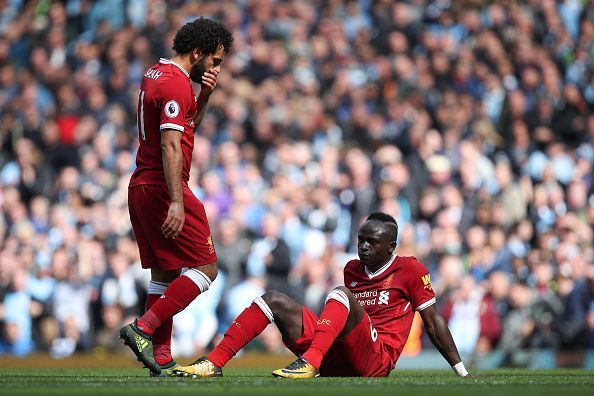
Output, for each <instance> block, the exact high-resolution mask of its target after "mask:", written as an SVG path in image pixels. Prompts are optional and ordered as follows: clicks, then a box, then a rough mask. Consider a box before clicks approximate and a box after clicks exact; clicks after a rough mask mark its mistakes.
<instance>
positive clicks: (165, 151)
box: [161, 131, 183, 202]
mask: <svg viewBox="0 0 594 396" xmlns="http://www.w3.org/2000/svg"><path fill="white" fill-rule="evenodd" d="M165 134H177V135H179V136H180V137H181V134H180V133H179V132H178V131H166V132H163V138H162V139H161V153H162V155H163V171H164V172H165V180H166V182H167V188H168V189H169V196H170V198H171V202H183V185H182V178H181V175H182V165H183V159H182V150H181V141H180V140H177V139H175V138H169V139H168V138H165Z"/></svg>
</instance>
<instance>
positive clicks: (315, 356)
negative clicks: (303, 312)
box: [272, 286, 365, 378]
mask: <svg viewBox="0 0 594 396" xmlns="http://www.w3.org/2000/svg"><path fill="white" fill-rule="evenodd" d="M364 315H365V311H364V310H363V308H362V307H361V305H360V304H359V303H358V301H357V299H356V298H355V296H353V294H352V293H351V292H350V291H349V290H348V289H347V288H346V287H344V286H340V287H337V288H336V289H334V290H332V291H331V292H330V293H329V294H328V296H327V298H326V304H325V306H324V309H323V310H322V313H321V315H320V317H319V319H318V320H317V323H316V327H315V333H314V336H313V340H312V342H311V344H310V345H309V348H308V349H307V350H306V351H305V352H304V353H303V354H302V356H301V358H299V359H297V360H296V361H294V362H293V363H291V364H289V365H288V366H287V367H285V368H282V369H279V370H275V371H274V372H273V373H272V374H273V375H275V376H277V377H283V378H311V377H316V376H318V375H319V369H320V366H321V365H322V360H323V359H324V356H325V355H326V353H327V352H328V350H329V349H330V347H331V346H332V344H333V343H334V341H335V340H336V339H338V338H342V337H345V336H347V335H348V334H349V333H350V332H351V330H353V329H354V328H355V327H356V326H357V324H359V323H360V322H361V320H362V319H363V317H364Z"/></svg>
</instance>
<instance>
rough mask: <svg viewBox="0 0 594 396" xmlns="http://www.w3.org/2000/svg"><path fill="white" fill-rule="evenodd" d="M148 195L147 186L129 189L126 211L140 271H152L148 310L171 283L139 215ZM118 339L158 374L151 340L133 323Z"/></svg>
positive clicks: (153, 372)
mask: <svg viewBox="0 0 594 396" xmlns="http://www.w3.org/2000/svg"><path fill="white" fill-rule="evenodd" d="M147 194H148V192H147V191H146V186H137V187H133V188H130V189H129V190H128V209H129V213H130V221H131V223H132V230H133V232H134V236H135V238H136V242H137V244H138V250H139V253H140V262H141V264H142V267H143V268H150V269H151V281H150V282H149V286H148V290H149V295H148V300H147V310H148V309H150V307H151V306H152V305H153V304H154V303H155V302H156V301H157V300H158V299H159V298H160V297H161V295H162V294H163V293H164V292H165V288H166V286H167V284H168V283H169V282H170V280H169V279H167V278H165V277H162V276H159V272H160V271H159V270H158V269H159V263H158V261H157V257H156V254H155V251H154V250H153V246H152V243H151V236H150V235H149V233H148V232H147V231H146V230H145V224H143V221H142V218H143V216H142V215H141V213H142V212H143V211H144V210H146V209H147V208H146V207H145V205H146V198H147ZM153 269H156V270H157V275H155V273H154V272H153ZM177 275H179V274H177ZM120 338H121V339H123V340H124V343H125V344H126V345H127V346H128V347H130V349H131V350H132V352H134V354H135V355H136V357H137V359H138V360H139V361H140V362H142V363H143V364H144V365H145V366H146V367H147V368H149V370H150V373H151V376H153V375H159V374H160V373H161V367H160V365H159V363H157V361H156V360H155V357H154V350H155V348H154V347H153V340H152V337H151V336H150V335H148V334H145V333H143V332H142V331H141V330H140V329H138V328H137V327H136V322H135V323H132V324H129V325H127V326H124V327H122V328H121V329H120Z"/></svg>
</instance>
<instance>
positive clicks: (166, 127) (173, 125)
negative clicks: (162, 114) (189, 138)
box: [159, 122, 184, 132]
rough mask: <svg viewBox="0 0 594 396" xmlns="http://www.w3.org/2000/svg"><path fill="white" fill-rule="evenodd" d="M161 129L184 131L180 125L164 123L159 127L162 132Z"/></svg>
mask: <svg viewBox="0 0 594 396" xmlns="http://www.w3.org/2000/svg"><path fill="white" fill-rule="evenodd" d="M163 129H175V130H176V131H180V132H183V131H184V127H183V126H182V125H178V124H174V123H172V122H166V123H164V124H161V125H159V130H160V131H162V130H163Z"/></svg>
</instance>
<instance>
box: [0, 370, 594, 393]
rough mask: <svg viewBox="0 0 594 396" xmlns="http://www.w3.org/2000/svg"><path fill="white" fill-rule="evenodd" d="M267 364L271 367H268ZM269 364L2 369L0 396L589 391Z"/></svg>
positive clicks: (564, 382) (535, 379) (564, 373)
mask: <svg viewBox="0 0 594 396" xmlns="http://www.w3.org/2000/svg"><path fill="white" fill-rule="evenodd" d="M271 369H272V368H271ZM271 369H261V368H259V369H253V368H252V369H240V368H230V369H226V370H225V371H224V375H225V376H224V377H223V378H216V379H209V380H189V379H181V378H179V379H178V378H149V377H148V371H147V370H142V369H134V368H119V369H80V368H79V369H75V368H65V369H55V368H54V369H52V368H44V369H23V368H21V369H2V370H0V395H89V396H91V395H111V396H116V395H142V396H146V395H176V396H181V395H224V394H226V395H275V396H279V395H302V396H313V395H324V396H326V395H340V396H346V395H359V394H367V395H369V396H372V395H373V396H375V395H398V396H401V395H452V396H454V395H456V396H458V395H462V396H464V395H472V396H477V395H480V396H484V395H486V394H489V395H505V396H515V395H518V396H531V395H534V396H542V395H544V394H550V395H580V396H583V395H585V394H592V393H591V392H593V389H594V387H593V385H594V372H592V371H587V370H551V371H531V370H496V371H482V372H480V373H479V374H483V375H484V377H482V378H478V379H460V378H457V377H456V376H455V375H454V374H453V373H452V372H451V371H449V370H435V371H405V370H403V371H394V372H392V374H391V375H390V376H389V377H388V378H317V379H312V380H293V381H290V380H283V379H279V378H274V377H272V376H271V375H270V371H271Z"/></svg>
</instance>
